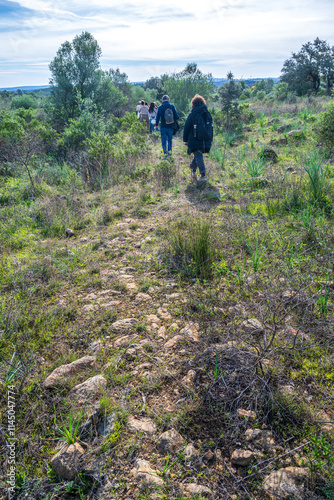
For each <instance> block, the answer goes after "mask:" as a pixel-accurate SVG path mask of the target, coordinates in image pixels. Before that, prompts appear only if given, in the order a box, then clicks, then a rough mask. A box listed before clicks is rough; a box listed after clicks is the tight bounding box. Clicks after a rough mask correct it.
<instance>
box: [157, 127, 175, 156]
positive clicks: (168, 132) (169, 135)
mask: <svg viewBox="0 0 334 500" xmlns="http://www.w3.org/2000/svg"><path fill="white" fill-rule="evenodd" d="M160 131H161V145H162V150H163V152H164V154H165V155H166V154H168V153H171V152H172V141H173V129H172V128H162V127H160ZM167 143H168V144H167ZM167 146H168V149H167Z"/></svg>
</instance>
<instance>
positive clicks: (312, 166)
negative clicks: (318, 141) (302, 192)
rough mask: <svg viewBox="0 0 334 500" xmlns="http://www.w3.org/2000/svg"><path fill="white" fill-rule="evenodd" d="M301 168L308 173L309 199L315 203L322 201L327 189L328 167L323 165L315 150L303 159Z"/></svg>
mask: <svg viewBox="0 0 334 500" xmlns="http://www.w3.org/2000/svg"><path fill="white" fill-rule="evenodd" d="M303 168H304V170H305V172H306V173H307V175H308V181H309V182H308V187H309V190H310V195H311V200H312V201H313V202H315V203H317V202H320V201H322V200H323V199H324V197H325V194H326V192H327V190H328V179H327V174H328V168H327V167H326V166H325V165H324V163H323V158H322V156H320V155H319V153H318V152H317V151H315V150H314V151H312V153H311V155H310V156H309V157H308V158H306V159H305V160H304V165H303Z"/></svg>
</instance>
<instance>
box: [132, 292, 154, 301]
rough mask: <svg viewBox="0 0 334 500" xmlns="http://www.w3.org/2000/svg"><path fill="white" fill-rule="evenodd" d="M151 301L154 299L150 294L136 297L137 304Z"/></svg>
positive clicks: (138, 294)
mask: <svg viewBox="0 0 334 500" xmlns="http://www.w3.org/2000/svg"><path fill="white" fill-rule="evenodd" d="M150 300H152V297H151V295H148V293H137V295H136V297H135V302H149V301H150Z"/></svg>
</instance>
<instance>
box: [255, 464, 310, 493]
mask: <svg viewBox="0 0 334 500" xmlns="http://www.w3.org/2000/svg"><path fill="white" fill-rule="evenodd" d="M308 476H309V473H308V469H307V468H306V467H286V468H285V469H280V470H278V471H275V472H272V473H271V474H269V476H267V477H266V478H265V480H264V481H263V484H262V488H263V489H264V491H265V492H266V493H267V494H268V495H269V496H270V498H271V499H272V500H282V499H284V498H294V499H296V500H297V499H299V500H302V499H303V498H304V486H305V482H306V481H307V479H308Z"/></svg>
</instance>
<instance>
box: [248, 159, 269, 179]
mask: <svg viewBox="0 0 334 500" xmlns="http://www.w3.org/2000/svg"><path fill="white" fill-rule="evenodd" d="M246 167H247V170H248V173H249V175H250V176H251V177H252V178H254V177H260V176H261V175H263V174H264V171H265V164H264V161H263V160H262V159H261V158H257V159H256V158H251V159H249V160H247V161H246Z"/></svg>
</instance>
